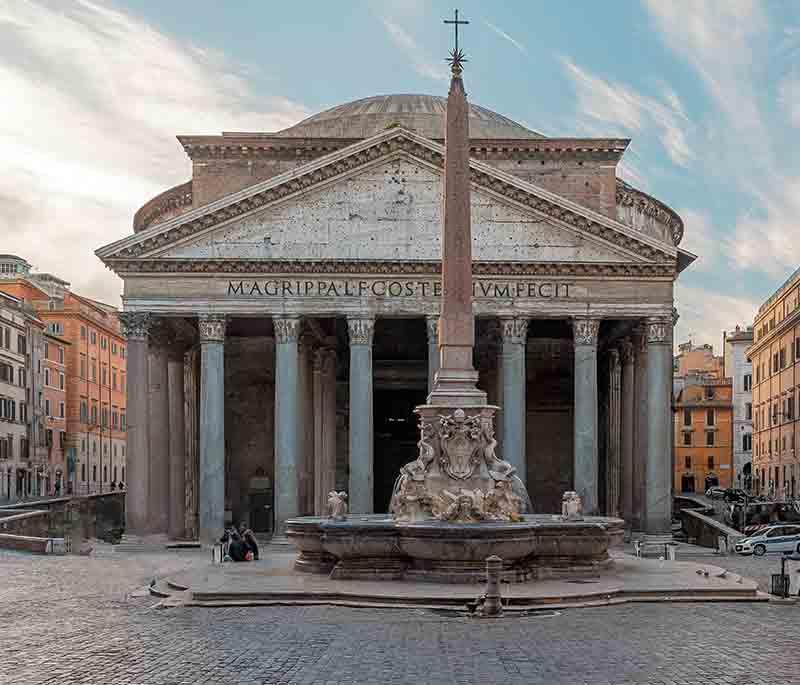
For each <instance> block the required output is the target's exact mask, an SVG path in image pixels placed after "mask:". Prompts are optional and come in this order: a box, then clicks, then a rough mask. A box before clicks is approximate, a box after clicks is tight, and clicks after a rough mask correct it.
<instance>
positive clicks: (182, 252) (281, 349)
mask: <svg viewBox="0 0 800 685" xmlns="http://www.w3.org/2000/svg"><path fill="white" fill-rule="evenodd" d="M445 102H446V101H445V99H444V98H441V97H434V96H429V95H386V96H378V97H370V98H366V99H363V100H358V101H355V102H351V103H348V104H344V105H340V106H338V107H334V108H333V109H329V110H327V111H325V112H322V113H320V114H316V115H314V116H312V117H310V118H308V119H306V120H305V121H302V122H300V123H298V124H297V125H295V126H292V127H291V128H288V129H286V130H283V131H279V132H276V133H222V134H221V135H208V136H179V137H178V140H179V141H180V143H181V145H182V146H183V148H184V150H185V151H186V154H187V155H188V156H189V158H190V159H191V161H192V169H193V171H192V178H191V179H190V180H189V181H187V182H186V183H183V184H182V185H179V186H177V187H175V188H171V189H169V190H166V191H164V192H163V193H162V194H160V195H158V196H157V197H155V198H153V199H152V200H151V201H150V202H148V203H147V204H146V205H144V206H143V207H142V208H141V209H140V210H139V211H138V212H137V213H136V215H135V217H134V220H133V233H132V234H131V235H130V236H128V237H126V238H123V239H122V240H119V241H117V242H115V243H112V244H110V245H107V246H105V247H102V248H100V249H99V250H98V251H97V255H98V256H99V257H100V258H101V259H102V260H103V262H104V263H105V264H106V265H107V266H108V267H109V268H110V269H112V270H113V271H114V272H115V273H117V274H119V276H120V277H121V278H122V279H123V281H124V295H123V301H124V310H125V313H124V314H123V319H124V327H125V330H126V332H127V336H128V354H129V357H128V378H129V382H128V451H127V455H128V456H127V459H128V468H127V471H128V481H127V487H128V501H127V515H128V532H131V533H167V534H169V535H170V536H172V537H176V538H184V537H188V538H197V537H199V538H200V539H202V540H211V539H213V538H215V537H218V536H219V535H220V534H221V529H222V526H223V523H224V522H226V521H233V522H241V521H244V522H246V523H248V524H249V525H250V526H251V527H253V528H254V529H255V530H257V531H258V530H260V531H265V532H268V531H274V532H275V533H276V534H278V535H279V534H280V533H281V531H282V522H283V521H285V519H286V518H288V517H290V516H293V515H297V514H314V513H321V512H323V510H324V507H325V502H326V499H327V494H328V492H329V491H330V490H333V489H337V490H346V491H347V492H348V493H349V498H350V505H351V511H353V512H356V513H358V512H381V511H386V510H387V507H388V503H389V498H390V494H391V491H392V487H393V484H394V481H395V478H396V476H397V473H398V469H399V467H400V466H401V465H403V464H404V463H406V462H408V461H410V460H411V459H413V458H414V457H415V456H416V453H417V445H416V443H417V440H418V439H419V436H418V430H417V424H416V418H415V415H414V411H413V410H414V407H415V406H416V405H419V404H424V403H425V400H426V396H427V393H428V391H429V389H430V387H431V383H432V379H433V374H434V373H435V371H436V367H437V359H438V355H437V339H436V335H437V334H436V331H437V327H436V322H437V317H438V312H439V305H440V296H441V282H440V272H441V263H440V260H441V249H440V248H441V226H442V203H441V194H442V166H443V158H444V148H443V127H444V108H445ZM469 127H470V152H471V163H470V171H471V184H472V190H471V198H472V199H471V203H472V239H473V273H474V279H475V280H474V290H473V295H474V298H473V302H474V311H475V315H476V350H475V366H476V368H477V369H478V370H479V373H480V382H479V385H480V386H481V387H482V389H483V390H485V391H486V392H487V393H488V397H489V401H490V402H491V403H492V404H496V405H499V406H500V407H502V409H501V411H500V412H499V415H498V420H497V437H498V441H499V449H498V453H499V454H501V455H502V456H503V458H504V459H506V460H507V461H509V462H511V463H512V464H514V465H515V466H516V467H517V470H518V473H519V475H520V476H521V477H522V478H523V479H524V480H525V481H526V484H527V487H528V491H529V492H530V495H531V498H532V501H533V507H534V510H535V511H537V512H556V511H559V510H560V500H561V495H562V493H563V492H564V491H565V490H571V489H575V490H577V491H578V492H579V493H580V494H581V495H582V497H583V499H584V504H585V508H586V509H587V510H589V511H592V512H603V513H608V514H619V515H621V516H623V517H624V518H625V519H626V520H627V521H628V522H629V524H630V526H631V528H632V529H634V530H643V531H645V532H648V533H653V534H658V533H665V532H669V529H670V516H671V492H670V484H671V433H672V431H671V408H670V405H671V378H672V328H673V325H674V316H675V314H674V308H673V285H674V282H675V280H676V278H677V277H678V274H679V273H680V272H681V271H682V270H683V269H684V268H686V267H687V266H688V265H689V264H690V263H691V262H692V260H693V259H694V256H693V255H691V254H690V253H688V252H685V251H683V250H681V249H680V242H681V238H682V237H683V223H682V221H681V219H680V217H679V216H678V215H677V214H676V213H675V212H674V211H673V210H671V209H670V208H669V207H667V206H666V205H665V204H663V203H662V202H660V201H658V200H656V199H655V198H653V197H651V196H649V195H647V194H645V193H643V192H641V191H640V190H637V189H635V188H633V187H631V186H630V185H628V184H627V183H625V182H623V181H621V180H620V179H619V178H617V173H616V171H617V164H618V163H619V160H620V159H621V157H622V155H623V154H624V152H625V149H626V147H627V145H628V143H629V141H628V140H626V139H618V138H547V137H544V136H542V135H540V134H538V133H536V132H534V131H531V130H529V129H527V128H525V127H524V126H521V125H520V124H518V123H516V122H514V121H511V120H510V119H508V118H506V117H504V116H502V115H500V114H497V113H495V112H492V111H490V110H487V109H484V108H482V107H479V106H475V105H471V108H470V115H469Z"/></svg>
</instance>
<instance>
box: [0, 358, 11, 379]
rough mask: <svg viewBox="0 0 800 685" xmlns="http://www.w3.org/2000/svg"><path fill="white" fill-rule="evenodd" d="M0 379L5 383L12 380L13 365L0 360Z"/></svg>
mask: <svg viewBox="0 0 800 685" xmlns="http://www.w3.org/2000/svg"><path fill="white" fill-rule="evenodd" d="M0 381H4V382H6V383H13V382H14V367H13V366H11V364H4V363H3V362H0Z"/></svg>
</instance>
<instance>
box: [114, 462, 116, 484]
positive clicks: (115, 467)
mask: <svg viewBox="0 0 800 685" xmlns="http://www.w3.org/2000/svg"><path fill="white" fill-rule="evenodd" d="M116 480H117V466H116V464H115V465H114V482H116Z"/></svg>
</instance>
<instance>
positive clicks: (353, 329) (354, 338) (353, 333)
mask: <svg viewBox="0 0 800 685" xmlns="http://www.w3.org/2000/svg"><path fill="white" fill-rule="evenodd" d="M347 332H348V333H349V334H350V344H351V345H372V336H373V333H374V332H375V319H373V318H371V317H366V316H365V317H361V316H354V317H352V318H351V317H349V316H348V317H347Z"/></svg>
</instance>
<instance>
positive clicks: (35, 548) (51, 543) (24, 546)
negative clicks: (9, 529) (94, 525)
mask: <svg viewBox="0 0 800 685" xmlns="http://www.w3.org/2000/svg"><path fill="white" fill-rule="evenodd" d="M0 549H11V550H15V551H18V552H30V553H31V554H59V555H60V554H66V544H65V542H64V538H40V537H35V536H33V535H11V534H9V533H0Z"/></svg>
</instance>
